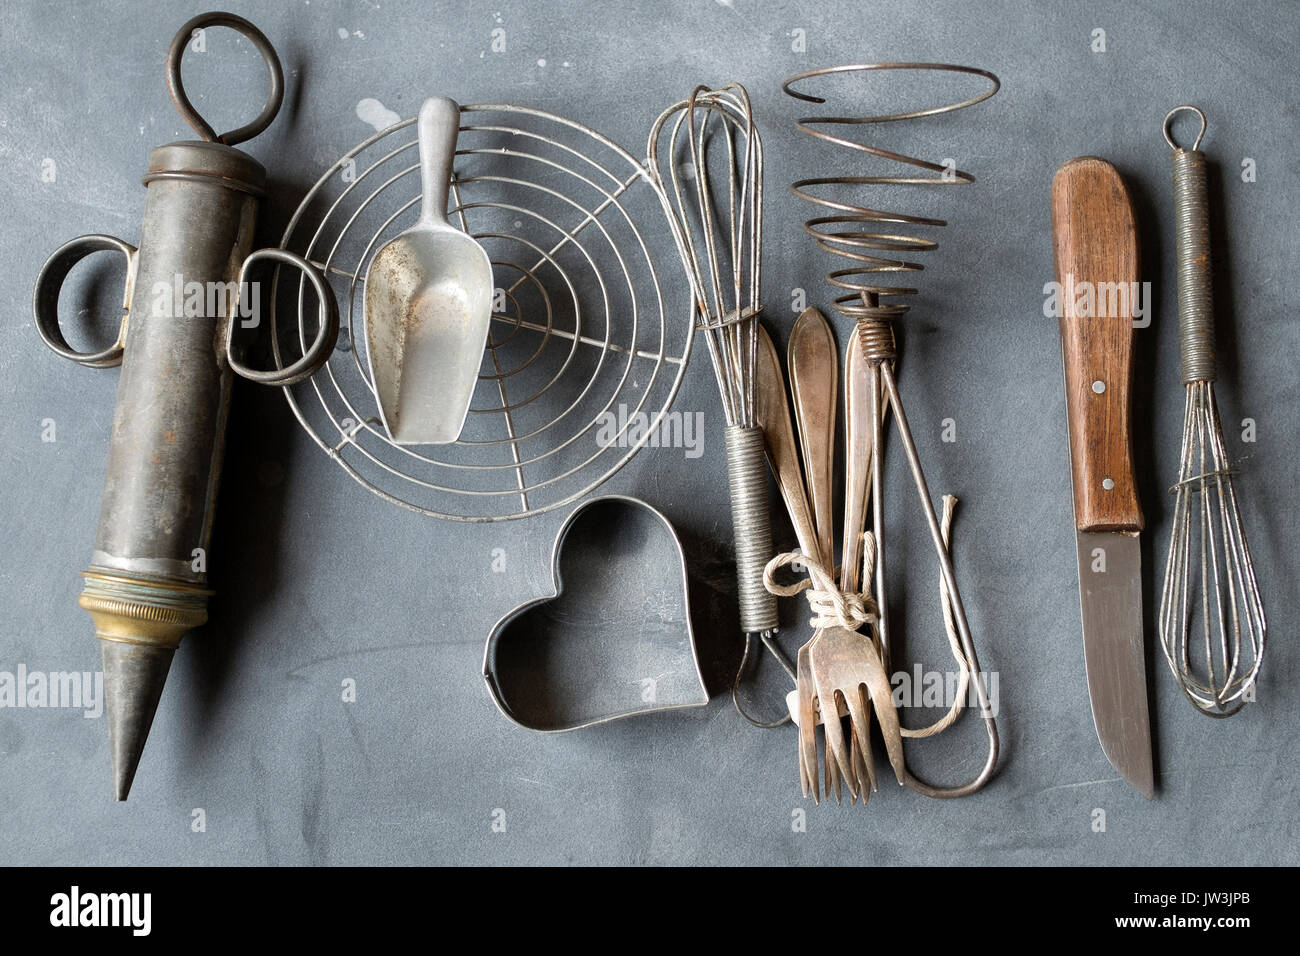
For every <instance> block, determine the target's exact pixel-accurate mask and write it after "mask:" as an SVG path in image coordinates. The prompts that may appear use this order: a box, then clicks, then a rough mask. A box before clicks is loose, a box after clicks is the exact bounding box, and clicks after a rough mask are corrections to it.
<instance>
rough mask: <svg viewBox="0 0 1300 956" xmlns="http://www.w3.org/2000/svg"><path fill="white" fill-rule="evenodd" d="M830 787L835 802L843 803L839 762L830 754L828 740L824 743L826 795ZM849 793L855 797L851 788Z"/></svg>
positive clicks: (828, 793)
mask: <svg viewBox="0 0 1300 956" xmlns="http://www.w3.org/2000/svg"><path fill="white" fill-rule="evenodd" d="M824 721H825V717H823V722H824ZM836 723H839V721H838V720H837V721H836ZM832 787H834V788H835V802H836V803H843V802H844V788H843V786H842V785H841V774H840V765H839V762H838V761H837V760H836V759H835V758H834V756H833V755H832V754H831V751H830V743H829V741H828V742H827V745H826V796H827V797H830V793H831V788H832ZM849 793H850V796H851V798H852V799H855V800H856V799H857V798H856V797H853V796H852V793H853V791H852V790H851V789H850V791H849Z"/></svg>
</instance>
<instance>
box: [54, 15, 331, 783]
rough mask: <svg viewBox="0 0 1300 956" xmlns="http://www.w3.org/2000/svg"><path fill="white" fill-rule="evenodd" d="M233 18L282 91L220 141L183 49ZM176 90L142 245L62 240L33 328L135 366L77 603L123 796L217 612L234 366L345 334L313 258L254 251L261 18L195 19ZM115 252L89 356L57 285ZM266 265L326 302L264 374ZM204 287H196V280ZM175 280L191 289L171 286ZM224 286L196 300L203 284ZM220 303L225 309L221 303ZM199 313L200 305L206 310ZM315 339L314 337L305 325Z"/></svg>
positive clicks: (101, 360) (283, 373) (120, 400)
mask: <svg viewBox="0 0 1300 956" xmlns="http://www.w3.org/2000/svg"><path fill="white" fill-rule="evenodd" d="M212 26H224V27H230V28H232V29H234V30H237V31H238V32H239V33H241V34H243V35H244V36H245V37H246V38H247V39H248V40H250V41H251V42H252V44H253V46H254V47H255V48H256V49H257V51H258V52H259V53H260V54H261V56H262V58H263V60H264V61H265V63H266V66H267V69H268V72H269V74H270V86H271V89H270V95H269V97H268V99H267V103H266V106H265V107H264V108H263V109H262V112H261V114H260V115H259V116H258V117H257V118H256V119H255V120H253V122H251V123H249V124H248V125H246V126H243V127H240V128H239V129H236V130H234V131H232V132H229V133H225V134H222V135H218V134H217V133H215V132H214V131H213V129H212V127H211V126H210V125H208V123H207V122H205V121H204V120H203V118H202V117H201V116H199V114H198V113H197V111H196V110H195V109H194V108H193V106H191V104H190V102H189V99H188V98H187V97H186V95H185V90H184V87H183V86H182V84H181V72H180V67H181V57H182V55H183V54H184V52H185V49H186V47H187V45H188V44H189V43H190V40H191V37H193V36H194V35H195V32H196V31H198V30H201V29H203V28H206V27H212ZM167 85H168V87H169V89H170V91H171V97H172V101H173V102H174V103H175V105H176V108H177V110H179V112H180V114H181V116H182V117H184V119H185V121H186V122H187V123H188V124H189V125H190V126H191V127H193V128H194V130H195V131H196V132H198V134H199V136H201V137H202V139H201V140H200V141H196V142H179V143H169V144H167V145H165V146H160V147H158V148H157V149H155V150H153V151H152V152H151V153H150V155H149V169H148V172H147V173H146V174H145V177H144V184H145V186H146V187H147V189H146V192H145V210H144V223H143V225H142V227H141V230H140V245H139V247H138V248H136V247H133V246H131V245H129V244H127V243H126V242H123V241H122V240H121V239H116V238H114V237H112V236H103V235H88V236H81V237H79V238H77V239H73V240H72V241H71V242H68V243H66V244H64V245H63V246H61V247H60V248H59V249H57V250H56V251H55V252H54V254H53V255H52V256H51V257H50V258H49V260H48V261H47V262H46V263H45V266H44V267H43V268H42V270H41V273H40V276H39V277H38V279H37V282H36V291H35V297H34V303H33V305H34V310H35V318H36V327H37V330H38V331H39V332H40V334H41V337H42V338H43V339H44V340H45V342H46V344H47V345H49V347H50V348H51V349H53V350H54V351H55V352H57V353H58V354H59V355H61V356H63V357H65V358H68V359H71V360H72V361H74V362H78V363H79V364H81V365H85V366H88V367H90V368H109V367H112V366H115V365H119V364H120V365H121V366H122V373H121V378H120V380H119V383H118V390H117V406H116V411H115V413H114V416H113V431H112V437H111V439H110V442H109V451H108V473H107V478H106V481H105V485H104V497H103V504H102V507H101V512H100V519H99V533H98V536H97V537H96V539H95V548H94V551H93V554H92V557H91V563H90V568H89V569H88V570H86V571H84V572H83V576H84V577H85V587H84V590H83V592H82V594H81V597H80V600H79V603H80V605H81V606H82V607H84V608H85V609H86V610H87V611H89V612H90V615H91V617H92V618H93V619H94V624H95V633H96V635H97V636H98V637H99V638H100V640H101V642H102V650H103V658H104V696H105V708H106V713H107V715H108V724H109V740H110V749H111V752H112V758H113V778H114V791H115V794H116V796H117V799H119V800H124V799H126V795H127V792H128V791H129V790H130V787H131V782H132V780H133V779H134V777H135V771H136V767H137V765H138V764H139V761H140V755H141V752H142V751H143V749H144V744H145V740H146V738H147V737H148V734H149V728H150V726H151V724H152V723H153V717H154V713H155V711H156V709H157V706H158V700H159V697H160V695H161V693H162V689H163V684H164V683H165V681H166V679H167V672H168V670H169V668H170V666H171V661H172V656H173V654H174V653H175V650H176V647H177V645H178V644H179V643H180V640H181V637H182V636H183V635H184V634H185V633H186V632H187V631H189V630H190V629H192V628H194V627H197V626H198V625H200V624H202V623H203V622H204V621H206V620H207V603H208V597H209V596H210V595H211V594H212V591H210V590H209V589H208V587H207V569H206V562H205V561H196V560H195V558H196V555H205V554H206V552H207V548H208V543H209V539H210V536H211V532H212V521H213V512H214V505H215V501H216V490H217V483H218V477H219V475H220V471H221V455H222V448H223V445H224V433H225V426H226V413H227V408H228V406H229V399H230V386H231V382H232V374H231V373H232V372H234V373H237V374H239V375H240V376H241V377H243V378H247V379H251V380H253V381H255V382H260V383H262V384H266V385H289V384H292V383H294V382H297V381H301V380H302V379H303V378H305V377H307V376H308V375H310V374H311V373H312V372H313V371H315V369H316V368H317V367H319V365H320V364H321V363H322V362H323V361H324V360H325V359H326V358H327V357H328V356H329V354H330V352H331V351H332V350H333V348H334V343H335V340H336V338H337V334H338V313H337V307H336V305H335V302H334V297H333V294H332V292H331V290H330V288H329V286H328V285H327V284H326V282H325V279H324V278H323V277H322V276H321V274H320V273H319V272H318V271H317V270H316V269H315V268H313V267H312V266H311V265H310V264H309V263H308V262H307V261H306V260H304V259H302V258H301V257H299V256H296V255H293V254H291V253H288V252H284V251H281V250H279V249H259V250H258V251H256V252H252V253H251V254H250V249H251V247H252V243H253V227H254V223H255V221H256V219H257V209H258V205H259V203H260V200H261V196H262V195H263V190H264V188H265V185H266V171H265V170H264V169H263V168H262V166H261V165H260V164H259V163H258V162H257V161H256V160H254V159H253V158H252V157H250V156H249V155H247V154H246V153H243V152H241V151H240V150H238V149H235V148H234V144H236V143H241V142H243V141H245V140H247V139H250V138H252V137H253V136H256V135H257V134H258V133H260V132H262V131H263V130H264V129H266V127H267V126H269V125H270V123H271V121H272V120H273V119H274V118H275V115H276V113H277V112H278V111H279V108H280V102H281V100H282V99H283V95H284V78H283V73H282V71H281V68H280V62H279V59H278V57H277V56H276V53H275V50H274V49H273V48H272V47H271V44H270V43H269V42H268V41H267V39H266V37H265V36H264V35H263V34H262V33H261V32H260V31H259V30H258V29H257V28H256V27H255V26H253V25H252V24H251V23H249V22H248V21H247V20H244V19H242V18H240V17H236V16H233V15H231V14H226V13H209V14H204V15H202V16H199V17H195V18H194V19H193V20H191V21H190V22H188V23H186V24H185V25H184V26H183V27H181V29H180V31H179V32H178V33H177V34H176V36H175V38H174V39H173V40H172V43H171V47H170V49H169V50H168V53H167ZM102 251H110V252H111V251H116V252H120V253H121V254H122V255H123V256H124V257H125V259H126V297H125V298H126V301H125V302H124V308H125V309H126V310H127V312H126V315H125V316H124V317H123V319H122V324H121V329H120V332H119V334H118V337H117V340H116V341H115V342H114V344H113V345H112V346H110V347H109V348H107V349H104V350H102V351H99V352H78V351H76V350H74V349H73V348H72V347H71V346H69V345H68V342H67V340H66V339H65V337H64V335H63V332H62V330H61V329H60V326H59V317H58V301H59V291H60V288H61V286H62V284H63V281H64V279H65V278H66V277H67V275H68V273H69V272H70V271H71V270H72V268H73V266H75V265H76V264H77V263H78V262H79V261H81V260H82V259H84V258H85V257H86V256H88V255H90V254H92V253H94V252H102ZM258 262H269V263H272V264H274V265H276V266H279V265H290V266H293V267H295V268H296V269H299V270H301V271H302V273H303V275H304V276H305V278H306V279H307V280H308V281H309V283H310V284H311V286H312V287H313V288H314V289H315V294H316V296H317V298H318V300H319V303H320V308H319V316H318V324H317V328H316V330H315V333H314V337H313V339H312V341H311V344H310V345H309V346H307V347H306V348H305V349H304V352H303V355H302V357H301V358H300V359H298V361H296V362H294V363H293V364H291V365H288V366H285V367H282V368H277V369H274V370H270V371H259V370H255V369H252V368H249V367H248V366H247V365H245V364H243V361H242V359H241V357H240V356H241V355H242V353H243V348H242V346H241V345H240V344H239V343H237V342H236V338H237V337H239V338H242V337H244V336H253V335H256V332H255V331H252V330H250V329H249V328H246V327H250V328H251V326H252V325H253V324H254V323H253V322H251V321H249V319H247V318H241V317H246V316H249V315H250V314H254V315H255V308H254V306H255V301H254V300H252V298H251V297H250V294H249V293H250V290H251V291H252V295H253V296H255V294H256V293H255V288H256V287H255V286H250V285H249V284H248V283H247V277H248V275H249V274H250V271H251V270H252V269H253V267H254V266H255V265H256V264H257V263H258ZM196 283H197V284H198V285H197V286H196V285H195V284H196ZM167 289H181V290H185V294H184V295H182V296H175V295H173V296H170V297H169V296H167V295H165V294H163V292H164V291H165V290H167ZM194 289H201V290H214V293H215V294H212V295H208V294H204V295H202V296H201V298H202V300H203V301H204V303H205V305H204V307H202V308H198V309H196V308H194V303H195V302H196V301H197V299H196V298H195V297H193V296H192V295H191V292H192V290H194ZM214 302H215V307H214ZM196 312H197V313H201V314H195V313H196ZM299 332H300V334H301V335H302V336H303V338H302V341H303V342H304V343H305V342H306V341H307V337H306V336H307V334H308V333H307V331H306V330H301V329H300V330H299Z"/></svg>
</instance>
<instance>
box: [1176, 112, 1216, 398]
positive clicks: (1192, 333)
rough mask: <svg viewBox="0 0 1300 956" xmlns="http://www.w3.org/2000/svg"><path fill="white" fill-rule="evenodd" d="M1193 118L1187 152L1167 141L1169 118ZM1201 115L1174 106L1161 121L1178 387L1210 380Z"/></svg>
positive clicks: (1206, 195)
mask: <svg viewBox="0 0 1300 956" xmlns="http://www.w3.org/2000/svg"><path fill="white" fill-rule="evenodd" d="M1181 112H1191V113H1195V114H1196V115H1197V116H1198V117H1200V120H1201V129H1200V132H1199V133H1198V134H1197V136H1196V141H1195V142H1194V143H1193V144H1192V148H1191V149H1186V148H1184V147H1181V146H1179V145H1178V144H1177V143H1176V142H1175V141H1174V137H1173V124H1174V119H1175V118H1176V117H1177V116H1178V114H1179V113H1181ZM1205 128H1206V123H1205V114H1204V113H1202V112H1201V111H1200V109H1199V108H1197V107H1195V106H1176V107H1174V108H1173V109H1172V110H1170V111H1169V113H1168V114H1167V115H1166V116H1165V123H1164V134H1165V142H1167V143H1168V144H1169V147H1170V149H1172V150H1173V151H1174V152H1173V162H1174V257H1175V260H1176V262H1177V267H1178V328H1179V347H1180V351H1181V355H1182V360H1183V384H1184V385H1191V384H1192V383H1193V382H1213V381H1214V290H1213V287H1212V285H1211V282H1210V268H1211V264H1210V215H1209V189H1208V188H1207V185H1206V180H1205V154H1204V153H1202V152H1201V140H1202V139H1204V138H1205Z"/></svg>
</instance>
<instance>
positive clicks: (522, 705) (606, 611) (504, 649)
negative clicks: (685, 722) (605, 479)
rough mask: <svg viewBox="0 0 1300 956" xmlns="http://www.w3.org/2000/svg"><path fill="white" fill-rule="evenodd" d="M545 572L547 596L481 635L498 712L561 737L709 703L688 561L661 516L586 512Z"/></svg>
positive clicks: (625, 506) (641, 508) (558, 541)
mask: <svg viewBox="0 0 1300 956" xmlns="http://www.w3.org/2000/svg"><path fill="white" fill-rule="evenodd" d="M551 574H552V579H553V587H554V592H553V593H552V594H549V595H546V596H543V597H539V598H535V599H533V600H530V601H527V602H525V603H523V604H521V605H520V606H519V607H517V608H515V609H514V610H513V611H511V612H510V613H509V614H507V615H505V617H503V618H502V619H501V620H500V621H498V622H497V624H496V626H495V627H493V628H492V632H491V634H490V635H489V637H488V641H487V647H486V649H485V651H484V654H483V677H484V680H485V681H486V682H487V687H488V693H489V694H491V696H492V700H493V701H494V702H495V703H496V705H497V707H498V708H499V709H500V711H501V713H503V714H505V716H506V717H508V718H510V720H512V721H514V722H515V723H516V724H518V725H519V726H521V727H524V728H526V729H528V730H535V731H540V732H544V733H560V732H563V731H569V730H577V729H579V728H582V727H590V726H593V725H595V724H603V723H606V722H608V721H611V720H619V719H621V718H624V717H633V716H638V715H641V714H649V713H656V712H658V711H662V710H679V709H682V708H688V707H703V706H704V705H705V704H707V703H708V702H709V693H708V688H707V686H706V684H705V681H704V675H703V673H702V672H701V671H700V664H699V654H698V652H697V649H696V645H695V634H694V632H693V631H692V629H691V619H690V601H689V591H688V585H687V575H686V557H685V555H684V553H683V552H682V546H681V541H680V540H679V539H678V537H677V533H676V532H675V531H674V530H673V526H672V525H671V524H670V523H669V521H668V519H667V518H666V517H664V516H663V514H661V513H660V512H659V511H658V510H656V509H655V508H653V507H651V506H650V505H648V504H646V503H645V502H644V501H640V500H639V499H636V498H629V497H626V496H624V495H602V496H599V497H596V498H591V499H589V500H587V501H585V502H583V503H582V504H580V505H579V506H578V507H577V508H575V509H574V511H573V512H572V513H571V514H570V515H569V517H568V518H566V519H565V521H564V524H563V525H561V527H560V530H559V533H558V534H557V535H556V538H555V545H554V547H553V548H552V550H551ZM566 581H567V582H568V585H569V586H568V588H567V590H566V587H565V582H566Z"/></svg>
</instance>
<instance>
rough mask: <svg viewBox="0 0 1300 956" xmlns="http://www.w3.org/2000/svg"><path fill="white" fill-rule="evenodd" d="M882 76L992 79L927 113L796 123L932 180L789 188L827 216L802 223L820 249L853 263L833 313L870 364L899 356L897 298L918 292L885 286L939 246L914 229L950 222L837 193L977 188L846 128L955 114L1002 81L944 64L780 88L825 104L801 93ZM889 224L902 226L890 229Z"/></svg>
mask: <svg viewBox="0 0 1300 956" xmlns="http://www.w3.org/2000/svg"><path fill="white" fill-rule="evenodd" d="M882 70H907V71H933V72H947V73H964V74H971V75H974V76H978V77H982V78H984V79H985V80H987V81H988V82H989V88H988V89H986V90H983V91H981V92H979V93H977V94H976V95H974V96H971V97H969V98H967V99H963V100H958V101H954V102H951V103H947V104H944V105H941V106H935V107H930V108H927V109H917V110H908V111H906V112H896V113H880V114H876V115H871V116H807V117H803V118H801V119H800V120H799V121H798V123H797V124H796V127H797V129H798V130H799V131H800V132H801V133H804V134H806V135H808V136H811V137H813V138H814V139H817V140H821V141H822V142H826V143H831V144H833V145H835V146H841V147H845V148H847V149H851V150H855V151H857V152H859V153H862V154H865V155H866V156H871V157H875V158H877V159H881V160H885V161H886V162H890V163H897V164H902V165H904V166H910V167H914V168H915V169H917V170H924V172H925V173H926V175H922V174H920V173H915V174H907V173H904V172H900V173H898V174H895V175H874V176H819V177H815V178H811V179H801V180H798V181H797V182H795V183H794V184H792V185H791V187H790V189H791V191H792V192H793V193H794V194H795V195H796V196H798V197H800V198H801V199H804V200H807V201H808V202H810V203H812V204H813V205H815V206H819V207H821V208H822V209H824V210H826V214H825V215H821V216H817V217H814V218H812V219H809V220H807V221H806V222H805V223H804V230H805V231H806V232H807V233H808V234H809V235H811V236H812V237H813V238H814V239H815V240H816V241H817V245H818V246H819V247H821V248H822V249H824V250H825V251H827V252H829V253H831V254H832V255H835V256H837V257H839V258H841V259H847V260H848V261H849V262H850V263H852V264H851V265H850V266H849V267H848V268H844V269H836V270H834V271H832V272H829V273H827V275H826V279H827V281H828V282H829V283H830V284H831V285H832V286H833V287H835V288H836V289H839V290H843V291H842V292H841V294H840V295H838V296H837V297H836V298H835V300H834V303H833V304H834V307H835V309H836V311H838V312H839V313H840V314H841V315H845V316H848V317H849V318H850V319H852V320H853V321H855V322H857V323H859V325H860V326H861V327H862V330H863V333H862V344H863V348H864V350H865V352H866V357H867V360H868V361H869V362H882V361H890V360H892V359H893V358H894V357H895V355H896V352H895V346H894V339H893V330H892V328H891V327H890V323H892V322H893V321H894V320H895V319H897V318H899V317H901V316H902V315H904V314H905V313H906V312H907V310H908V309H909V308H910V305H908V304H907V303H906V302H902V301H897V300H899V299H902V298H906V297H908V296H913V295H916V294H917V290H916V289H915V288H912V287H910V286H903V285H894V284H886V283H887V282H889V281H890V280H889V279H888V278H887V277H891V276H895V275H898V274H903V273H910V272H919V271H920V270H921V269H923V268H924V267H923V266H922V265H921V264H920V263H919V262H915V261H913V260H912V259H911V258H905V257H909V256H911V255H912V254H915V253H922V252H930V251H932V250H934V249H936V248H938V243H937V242H935V241H934V240H933V239H927V238H925V237H923V236H918V235H915V234H913V233H914V231H915V227H938V226H945V225H947V222H946V220H943V219H932V218H929V217H925V216H915V215H910V214H908V213H902V212H896V211H892V210H887V209H876V208H872V207H869V206H864V205H861V204H860V203H858V202H853V201H850V200H849V199H846V198H844V196H843V192H842V190H838V189H836V187H844V186H848V187H857V186H951V185H965V184H967V183H971V182H974V181H975V177H974V176H972V175H970V174H969V173H964V172H962V171H960V170H958V169H955V168H953V167H952V166H950V165H943V164H941V163H933V162H930V161H929V160H925V159H921V158H919V157H916V156H906V155H903V154H902V153H897V152H892V151H890V150H887V149H882V148H880V147H878V146H871V145H869V144H867V143H863V142H860V141H858V140H855V139H851V138H849V137H848V135H847V129H846V128H850V127H855V126H867V125H873V124H881V123H892V122H895V121H898V120H911V119H919V118H921V117H925V116H938V115H941V114H944V113H952V112H955V111H956V110H960V109H965V108H966V107H968V106H974V105H975V104H976V103H981V102H983V101H984V100H986V99H988V98H989V97H991V96H992V95H993V94H994V93H996V92H997V91H998V88H999V85H1000V84H999V83H998V78H997V77H996V76H994V75H993V74H992V73H990V72H988V71H987V70H980V69H976V68H974V67H965V66H952V65H949V64H945V63H871V64H861V65H855V66H834V67H825V68H823V69H819V70H809V71H808V72H806V73H800V74H798V75H797V76H792V77H791V78H790V79H788V80H786V81H785V83H784V84H783V86H782V89H783V90H784V91H785V92H786V93H787V94H788V95H790V96H792V97H794V98H795V99H798V100H803V101H804V102H807V103H817V104H821V103H825V102H826V99H825V98H824V97H821V96H817V95H814V94H812V93H807V92H804V91H803V90H802V89H795V87H796V86H802V85H804V84H806V83H807V82H808V81H811V80H815V79H820V78H824V77H827V76H832V75H837V74H848V73H868V72H873V71H882ZM832 192H836V193H837V194H838V198H837V197H836V196H833V195H831V193H832ZM887 226H900V227H904V228H903V229H888V228H886V227H887Z"/></svg>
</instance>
